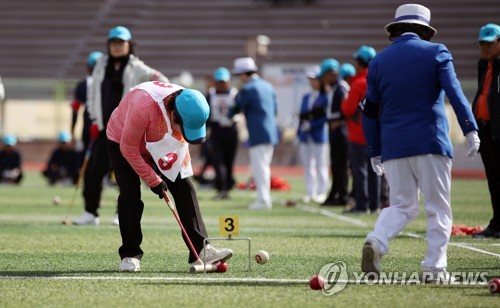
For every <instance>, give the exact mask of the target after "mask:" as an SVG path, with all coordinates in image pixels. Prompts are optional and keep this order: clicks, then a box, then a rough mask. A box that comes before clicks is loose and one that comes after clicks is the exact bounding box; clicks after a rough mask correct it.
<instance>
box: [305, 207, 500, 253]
mask: <svg viewBox="0 0 500 308" xmlns="http://www.w3.org/2000/svg"><path fill="white" fill-rule="evenodd" d="M296 207H297V208H299V209H301V210H303V211H306V212H310V213H319V214H321V215H323V216H327V217H330V218H334V219H337V220H341V221H345V222H348V223H351V224H354V225H358V226H362V227H366V226H367V224H366V223H365V222H363V221H361V220H359V219H354V218H351V217H347V216H344V215H339V214H335V213H332V212H330V211H327V210H320V209H317V208H314V207H311V206H307V205H297V206H296ZM402 234H403V235H407V236H409V237H413V238H418V239H425V237H424V236H421V235H418V234H415V233H411V232H404V233H402ZM448 245H450V246H455V247H460V248H464V249H469V250H472V251H475V252H479V253H482V254H486V255H490V256H494V257H497V258H500V254H497V253H494V252H490V251H487V250H482V249H479V248H475V247H472V246H470V245H468V244H464V243H452V242H450V243H448Z"/></svg>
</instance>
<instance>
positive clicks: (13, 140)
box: [2, 135, 17, 146]
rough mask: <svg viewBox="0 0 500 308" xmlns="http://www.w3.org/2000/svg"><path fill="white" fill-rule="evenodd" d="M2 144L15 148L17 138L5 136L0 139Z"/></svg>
mask: <svg viewBox="0 0 500 308" xmlns="http://www.w3.org/2000/svg"><path fill="white" fill-rule="evenodd" d="M2 143H3V144H5V145H10V146H15V145H16V144H17V138H16V136H14V135H5V136H3V138H2Z"/></svg>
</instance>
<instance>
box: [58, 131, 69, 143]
mask: <svg viewBox="0 0 500 308" xmlns="http://www.w3.org/2000/svg"><path fill="white" fill-rule="evenodd" d="M57 141H59V142H70V141H71V134H70V133H68V132H60V133H59V136H57Z"/></svg>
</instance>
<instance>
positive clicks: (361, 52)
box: [353, 45, 377, 63]
mask: <svg viewBox="0 0 500 308" xmlns="http://www.w3.org/2000/svg"><path fill="white" fill-rule="evenodd" d="M376 54H377V52H376V51H375V48H373V47H371V46H366V45H363V46H361V47H359V49H358V51H357V52H356V53H355V54H354V55H353V57H354V59H356V58H360V59H361V60H363V61H364V62H365V63H369V62H370V61H371V60H372V59H373V58H375V55H376Z"/></svg>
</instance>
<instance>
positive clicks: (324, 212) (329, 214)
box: [296, 205, 368, 227]
mask: <svg viewBox="0 0 500 308" xmlns="http://www.w3.org/2000/svg"><path fill="white" fill-rule="evenodd" d="M296 207H297V208H298V209H301V210H303V211H305V212H310V213H319V214H321V215H323V216H327V217H330V218H334V219H337V220H341V221H344V222H348V223H351V224H353V225H358V226H361V227H366V226H368V225H367V224H366V223H365V222H364V221H362V220H359V219H354V218H351V217H348V216H344V215H339V214H335V213H333V212H330V211H327V210H322V209H318V208H315V207H312V206H308V205H297V206H296Z"/></svg>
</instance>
